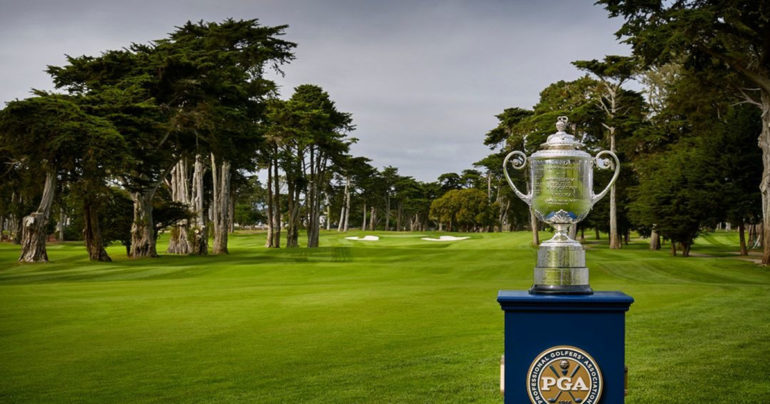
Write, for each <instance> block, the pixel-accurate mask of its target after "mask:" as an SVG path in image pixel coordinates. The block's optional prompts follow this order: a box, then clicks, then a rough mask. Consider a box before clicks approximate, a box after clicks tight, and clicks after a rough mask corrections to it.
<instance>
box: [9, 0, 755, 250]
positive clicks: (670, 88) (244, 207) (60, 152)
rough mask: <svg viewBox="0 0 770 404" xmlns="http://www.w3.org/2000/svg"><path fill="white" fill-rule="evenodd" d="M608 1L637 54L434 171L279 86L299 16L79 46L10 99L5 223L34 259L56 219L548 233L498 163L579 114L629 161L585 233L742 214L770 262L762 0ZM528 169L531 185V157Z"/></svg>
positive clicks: (519, 114) (148, 226)
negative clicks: (42, 83) (373, 153)
mask: <svg viewBox="0 0 770 404" xmlns="http://www.w3.org/2000/svg"><path fill="white" fill-rule="evenodd" d="M598 4H600V5H602V6H603V7H605V8H606V9H607V10H608V12H609V14H610V15H611V16H620V17H622V18H624V19H625V24H624V25H623V27H622V28H621V30H620V31H619V32H618V37H619V38H621V39H623V40H624V41H625V42H627V43H629V44H631V45H632V48H633V54H632V55H631V56H614V55H608V56H606V57H605V58H603V59H602V60H581V61H575V62H573V64H574V65H575V66H576V67H577V68H579V69H581V70H582V71H584V72H585V75H584V76H583V77H580V78H578V79H576V80H572V81H559V82H556V83H553V84H551V85H549V86H547V87H546V88H544V89H543V90H542V92H541V93H540V99H539V101H538V103H537V104H535V105H534V106H532V107H522V106H512V107H508V108H503V110H502V112H501V113H499V114H498V115H497V119H498V124H497V125H496V126H495V127H494V128H490V130H489V131H488V132H487V133H486V134H485V135H483V136H481V134H480V141H483V143H484V144H485V145H487V146H488V147H489V148H490V151H491V153H490V154H489V155H488V156H486V157H485V158H483V159H482V160H480V161H478V162H476V163H474V165H473V167H472V168H469V169H467V170H464V171H463V172H461V173H445V174H442V175H441V176H439V177H438V178H437V180H436V181H432V182H422V181H418V180H415V179H414V178H413V177H410V176H404V175H401V174H400V173H399V172H398V169H397V168H395V167H390V166H388V167H383V168H381V169H378V168H375V167H374V166H373V165H372V164H371V160H370V159H368V158H366V157H363V156H353V155H351V154H350V145H351V144H353V143H354V142H356V141H357V140H356V139H355V138H354V137H351V136H350V134H351V133H352V131H353V130H354V129H355V126H354V123H353V117H352V115H351V114H349V113H346V112H343V111H340V110H338V108H337V106H336V104H335V103H334V101H333V100H332V99H331V97H330V95H329V94H328V93H327V92H325V91H324V90H323V89H322V88H320V87H319V86H316V85H313V84H305V85H301V86H298V87H297V88H295V89H294V92H293V94H292V95H291V96H290V97H288V98H287V99H281V98H279V93H278V89H277V86H276V84H275V83H274V82H272V81H271V80H268V79H266V76H265V73H266V72H267V71H268V70H275V71H277V72H279V73H282V72H281V66H282V65H283V64H285V63H289V62H291V61H292V60H293V59H294V55H293V49H294V48H295V46H296V44H294V43H291V42H288V41H285V40H283V39H281V37H282V35H283V33H284V31H285V29H286V26H275V27H267V26H262V25H260V24H259V23H258V21H257V20H240V21H236V20H232V19H228V20H225V21H223V22H221V23H210V22H198V23H191V22H188V23H187V24H185V25H184V26H182V27H178V28H176V30H175V31H174V32H172V33H171V34H169V36H168V37H167V38H163V39H160V40H157V41H153V42H151V43H149V44H130V45H129V46H127V47H126V48H124V49H121V50H110V51H105V52H103V53H102V54H101V55H99V56H80V57H69V56H68V58H67V64H65V65H64V66H49V67H48V69H47V71H48V73H49V74H50V75H51V77H52V79H53V81H54V83H55V85H56V87H57V89H58V90H59V91H60V92H55V93H49V92H41V91H35V92H34V94H33V96H32V97H30V98H27V99H24V100H15V101H12V102H10V103H8V104H7V105H6V107H5V108H4V109H3V110H2V111H0V161H2V163H3V165H2V167H3V169H2V172H0V175H2V178H3V181H2V182H0V218H1V219H2V223H0V225H1V226H0V227H2V230H3V235H4V237H8V238H11V239H13V240H14V241H16V242H18V243H20V244H22V255H21V258H20V260H21V261H28V262H36V261H45V260H46V259H47V257H46V253H45V241H46V239H47V237H49V235H51V234H54V233H58V237H59V238H67V239H83V240H84V241H85V245H86V248H87V251H88V255H89V257H90V258H91V259H93V260H109V256H108V255H107V253H106V251H105V249H104V246H105V245H106V244H107V243H110V242H121V243H122V244H124V245H125V246H126V251H127V254H128V255H129V256H131V257H134V258H138V257H146V256H155V255H157V251H156V241H155V240H156V237H157V233H158V232H159V231H162V230H168V231H169V232H170V241H169V246H168V249H167V251H168V252H169V253H176V254H207V253H214V254H219V253H227V237H228V233H229V232H231V231H232V230H233V229H234V227H235V225H236V224H239V225H247V226H251V225H256V224H263V225H264V226H265V227H266V229H267V238H266V247H271V248H278V247H281V246H284V247H298V246H299V245H300V240H299V238H300V233H301V230H302V231H304V233H305V234H306V237H307V240H306V242H305V244H306V245H307V247H317V246H318V240H319V233H320V230H321V229H322V228H324V227H325V228H326V229H329V230H331V229H334V228H336V229H337V230H338V231H347V230H348V229H349V228H360V229H368V230H375V229H378V230H402V231H403V230H412V231H425V230H429V229H438V230H445V231H508V230H521V229H530V230H532V234H533V243H538V241H539V240H538V239H537V237H538V236H537V230H538V228H539V227H540V226H543V225H542V224H538V223H537V222H536V220H535V219H534V216H533V215H532V212H530V211H529V207H528V206H526V205H525V204H524V203H522V202H521V201H519V200H518V199H517V198H515V197H514V195H513V193H512V191H511V190H510V189H509V188H508V186H507V185H506V184H505V181H504V179H503V172H502V161H503V157H504V156H505V155H506V154H507V153H508V152H509V151H511V150H522V151H524V152H525V153H526V154H528V155H529V154H531V153H532V152H534V151H536V150H537V149H538V148H539V146H540V144H542V143H543V142H544V141H545V138H546V137H547V135H549V134H551V133H553V123H554V122H555V121H556V117H557V116H560V115H567V116H569V117H570V121H571V127H570V128H569V131H570V132H571V133H573V134H575V135H577V137H578V138H580V139H581V140H582V141H583V142H584V144H585V145H586V149H587V150H588V151H589V152H592V153H596V152H597V151H598V150H600V149H609V150H612V151H614V152H616V153H617V154H618V155H619V157H620V159H621V162H622V164H623V166H624V167H623V170H622V171H621V176H620V179H619V180H618V182H617V183H616V184H615V185H614V186H613V187H612V189H611V192H610V195H609V197H607V198H605V200H603V201H601V202H599V203H598V204H597V206H595V207H594V210H593V212H592V213H591V215H590V216H589V217H588V219H587V220H585V221H583V222H581V223H580V224H579V225H578V226H575V227H574V228H573V229H571V231H572V233H573V235H575V236H576V237H577V235H578V233H579V237H581V238H584V237H585V232H586V230H588V229H592V230H593V231H594V232H595V235H596V237H597V238H598V237H599V234H600V232H607V233H608V234H609V240H608V242H609V243H610V247H611V248H621V247H622V245H623V244H624V242H626V243H627V242H628V239H629V237H630V234H631V232H632V231H636V232H639V233H640V234H642V235H643V236H649V237H650V245H651V248H660V245H661V238H662V239H665V240H669V241H670V247H671V249H672V252H673V253H674V254H676V253H677V251H681V252H682V253H683V254H684V255H689V252H690V249H691V246H692V243H693V240H694V239H695V237H697V235H698V234H699V232H701V231H702V230H703V229H706V228H713V227H714V226H716V225H718V224H719V223H723V222H729V223H733V224H735V225H736V226H737V227H738V228H739V232H740V240H741V251H742V253H744V254H745V253H746V252H747V249H748V248H749V247H752V246H764V248H765V253H764V257H763V262H764V263H767V262H768V260H770V243H765V242H764V240H766V239H767V238H768V236H770V233H768V232H770V223H768V222H770V204H768V203H767V200H770V199H768V197H767V195H766V194H767V192H770V190H768V188H770V187H768V185H767V184H768V181H770V179H769V178H770V175H767V172H768V170H770V157H768V156H770V140H768V139H770V95H769V94H770V85H769V84H768V83H770V72H769V71H768V69H770V67H769V66H770V63H769V61H768V59H767V58H768V50H767V43H766V41H764V40H763V38H767V37H770V33H768V28H767V21H768V19H767V16H768V10H767V5H765V4H764V3H763V2H757V3H755V2H747V1H737V0H736V1H726V0H724V1H709V2H699V3H697V4H696V3H692V4H690V3H688V2H672V3H665V4H664V3H662V2H651V3H645V4H637V2H626V1H616V0H603V1H600V2H599V3H598ZM632 80H636V81H638V82H641V83H642V84H643V88H644V90H643V91H641V92H637V91H633V90H631V89H629V86H628V84H629V82H630V81H632ZM757 107H759V108H757ZM757 139H759V146H760V147H757ZM258 171H261V172H262V173H264V174H266V175H262V176H261V178H262V181H260V177H257V176H256V175H255V173H256V172H258ZM595 175H596V182H597V184H601V183H602V182H603V181H606V180H608V178H607V177H608V174H607V173H604V172H601V171H596V173H595ZM519 180H520V181H521V182H522V184H523V186H522V188H524V189H526V187H529V186H530V184H529V183H528V181H529V179H528V178H526V173H525V176H523V177H522V178H520V179H519ZM597 186H598V185H597ZM746 231H748V233H749V234H748V239H747V238H746V237H745V235H744V233H745V232H746ZM282 238H283V239H282ZM209 244H211V245H209Z"/></svg>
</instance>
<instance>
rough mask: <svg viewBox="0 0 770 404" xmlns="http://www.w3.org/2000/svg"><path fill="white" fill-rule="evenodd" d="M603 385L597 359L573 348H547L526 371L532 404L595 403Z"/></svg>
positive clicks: (599, 396) (563, 346) (565, 346)
mask: <svg viewBox="0 0 770 404" xmlns="http://www.w3.org/2000/svg"><path fill="white" fill-rule="evenodd" d="M603 384H604V380H603V379H602V372H601V370H599V365H597V363H596V361H595V360H594V358H592V357H591V355H589V354H588V353H587V352H586V351H584V350H582V349H580V348H576V347H574V346H567V345H561V346H555V347H553V348H548V349H546V350H545V351H543V352H542V353H540V354H539V355H538V356H536V357H535V360H534V361H532V365H530V367H529V371H528V372H527V392H528V393H529V399H530V400H532V403H533V404H551V403H556V404H596V403H598V402H599V398H601V396H602V387H603Z"/></svg>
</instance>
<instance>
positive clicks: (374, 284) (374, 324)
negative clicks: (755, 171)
mask: <svg viewBox="0 0 770 404" xmlns="http://www.w3.org/2000/svg"><path fill="white" fill-rule="evenodd" d="M366 234H370V233H363V232H362V233H356V232H351V233H347V234H338V233H336V232H331V233H324V234H322V239H321V245H322V246H323V247H321V248H318V249H313V250H309V249H305V248H302V249H293V250H287V249H280V250H268V249H265V248H263V247H262V246H263V245H264V234H245V233H244V234H237V235H235V236H234V237H232V239H231V243H230V251H231V254H230V255H228V256H208V257H177V256H163V257H161V258H157V259H146V260H139V261H131V260H127V259H125V258H123V256H124V255H125V252H124V250H123V249H122V247H114V248H113V247H111V248H110V249H109V252H110V254H111V256H112V257H113V259H115V261H114V262H112V263H90V262H88V260H87V258H86V254H85V250H84V248H83V247H82V246H81V245H80V244H78V243H60V244H53V245H50V246H49V257H50V258H51V260H52V262H51V263H49V264H43V265H19V264H16V263H15V260H16V258H17V256H18V248H17V246H13V245H10V244H0V402H47V403H48V402H72V401H76V402H151V401H156V402H157V401H165V402H250V403H251V402H259V403H281V402H292V403H297V402H302V403H407V402H414V403H425V402H436V403H449V402H453V403H469V402H485V403H499V402H500V401H501V400H500V395H499V391H498V377H499V361H500V355H501V354H502V351H503V313H502V311H501V310H500V307H499V305H498V304H497V302H496V300H495V299H496V295H497V291H498V290H499V289H527V288H528V287H529V286H530V283H531V280H532V267H533V266H534V263H535V256H536V250H535V249H533V248H531V247H530V246H529V245H528V242H529V240H530V235H529V234H528V233H504V234H463V235H467V236H470V237H471V238H470V239H468V240H465V241H463V242H461V243H435V242H430V241H422V240H420V237H425V236H426V234H413V235H412V234H409V233H382V232H381V233H377V235H379V236H380V237H381V238H380V241H379V242H377V243H361V242H356V241H352V240H346V239H345V237H346V236H364V235H366ZM429 236H432V237H437V236H438V235H437V234H429ZM605 242H606V240H602V241H600V242H589V243H588V245H587V247H588V248H589V251H588V253H587V257H588V266H589V268H590V270H591V286H592V287H593V288H594V289H595V290H622V291H624V292H626V293H628V294H629V295H631V296H633V297H634V298H635V299H636V303H634V304H633V305H632V306H631V311H630V312H629V313H628V315H627V334H628V335H627V341H626V344H627V363H628V366H629V371H630V374H629V396H628V399H627V402H628V403H660V402H705V401H713V400H717V401H719V402H764V401H766V400H767V397H768V395H769V394H770V378H768V375H770V360H768V359H770V342H768V341H770V310H768V308H770V289H769V286H770V271H768V270H767V269H764V268H762V267H759V266H757V265H756V264H754V263H753V262H751V261H748V260H743V259H739V258H738V257H736V256H735V255H734V254H733V251H735V250H736V249H737V248H736V247H735V246H736V245H737V237H736V236H735V234H733V233H715V234H709V235H707V236H706V237H702V238H701V239H699V240H698V241H697V244H696V246H695V248H694V251H693V252H694V253H699V254H701V255H702V256H697V257H690V258H681V257H670V256H669V255H668V251H666V250H665V249H664V250H663V251H649V250H647V248H646V245H645V244H644V243H643V242H638V243H635V244H632V245H631V246H629V247H627V248H624V249H622V250H609V249H607V248H606V246H605V244H604V243H605ZM158 247H159V248H158V249H159V250H162V249H164V248H165V242H164V241H161V242H160V243H159V246H158Z"/></svg>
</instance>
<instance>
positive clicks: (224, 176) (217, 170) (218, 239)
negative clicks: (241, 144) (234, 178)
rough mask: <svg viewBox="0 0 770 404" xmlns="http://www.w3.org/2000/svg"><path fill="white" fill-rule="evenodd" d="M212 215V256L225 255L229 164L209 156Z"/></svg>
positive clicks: (228, 217) (212, 155)
mask: <svg viewBox="0 0 770 404" xmlns="http://www.w3.org/2000/svg"><path fill="white" fill-rule="evenodd" d="M211 180H212V181H211V182H212V185H213V188H212V204H211V206H212V213H213V218H212V219H213V220H212V222H213V226H214V246H213V247H212V252H213V253H214V254H227V253H228V251H227V231H228V230H229V225H228V221H229V219H230V213H229V208H230V162H229V161H227V160H222V161H221V163H217V159H216V157H215V156H214V154H213V153H212V154H211Z"/></svg>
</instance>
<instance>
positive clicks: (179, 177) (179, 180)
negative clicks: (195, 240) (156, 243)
mask: <svg viewBox="0 0 770 404" xmlns="http://www.w3.org/2000/svg"><path fill="white" fill-rule="evenodd" d="M188 168H189V164H188V163H187V158H182V159H181V160H179V161H178V162H177V163H176V165H175V166H174V168H173V169H172V170H171V181H170V182H169V188H170V189H171V200H172V201H174V202H180V203H183V204H184V205H185V206H187V207H188V209H189V208H190V202H191V201H190V192H189V186H188V184H189V177H188V175H187V173H188ZM188 226H189V224H188V223H187V220H182V221H180V222H179V223H177V224H176V225H175V226H174V227H173V228H172V229H171V236H170V237H169V239H168V248H167V249H166V252H168V253H169V254H182V255H185V254H189V253H190V251H191V250H192V246H191V245H190V241H189V239H188V235H187V230H188Z"/></svg>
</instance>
